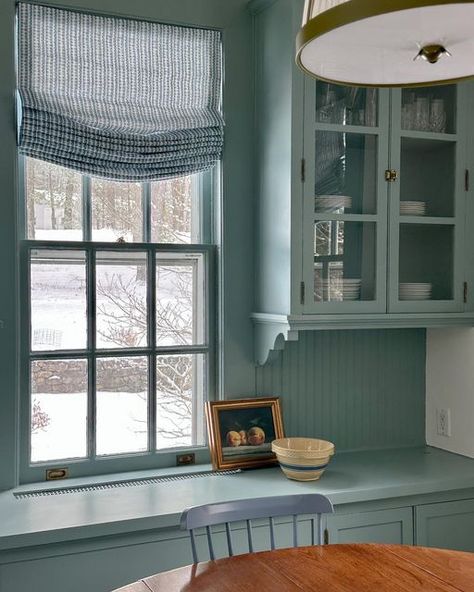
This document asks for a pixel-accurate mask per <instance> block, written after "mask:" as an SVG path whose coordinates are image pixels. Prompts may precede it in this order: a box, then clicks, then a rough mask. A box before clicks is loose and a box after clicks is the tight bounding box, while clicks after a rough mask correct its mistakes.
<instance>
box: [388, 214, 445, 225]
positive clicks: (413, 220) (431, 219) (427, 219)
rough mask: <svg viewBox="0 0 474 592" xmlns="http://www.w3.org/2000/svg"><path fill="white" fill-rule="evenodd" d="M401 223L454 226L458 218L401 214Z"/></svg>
mask: <svg viewBox="0 0 474 592" xmlns="http://www.w3.org/2000/svg"><path fill="white" fill-rule="evenodd" d="M399 223H400V224H426V225H430V224H434V225H437V226H438V225H443V226H454V225H455V224H456V219H455V218H451V217H442V216H399Z"/></svg>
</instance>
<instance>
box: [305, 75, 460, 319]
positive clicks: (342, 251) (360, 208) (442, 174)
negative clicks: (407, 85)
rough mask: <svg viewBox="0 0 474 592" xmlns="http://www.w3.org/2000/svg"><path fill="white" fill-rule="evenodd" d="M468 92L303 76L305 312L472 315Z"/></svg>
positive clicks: (447, 88) (443, 88)
mask: <svg viewBox="0 0 474 592" xmlns="http://www.w3.org/2000/svg"><path fill="white" fill-rule="evenodd" d="M465 91H466V86H456V85H451V86H438V87H430V88H414V89H403V90H399V89H391V90H388V89H373V88H352V87H344V86H336V85H332V84H328V83H325V82H319V81H318V82H314V81H311V80H310V79H309V78H308V79H306V80H305V91H304V97H305V110H304V111H305V112H304V122H305V123H304V154H303V158H304V173H305V174H304V178H303V179H302V181H303V185H304V188H303V211H304V215H303V232H302V235H303V241H302V249H303V252H302V259H303V263H302V267H303V279H302V282H303V285H302V289H301V293H302V295H303V296H304V297H302V298H301V305H302V312H303V313H332V314H334V313H359V312H360V313H364V312H366V313H371V312H372V313H381V312H382V313H404V312H405V313H417V312H424V313H425V312H429V313H435V312H438V313H439V312H456V311H457V312H462V311H463V310H464V299H465V295H466V289H465V283H464V282H465V277H464V266H463V260H464V258H463V249H464V238H465V237H464V232H465V220H466V216H465V207H464V206H465V200H466V189H467V181H468V178H467V175H468V172H467V170H468V169H467V164H466V142H467V134H466V127H467V126H466V123H467V122H466V121H464V122H463V119H462V116H461V115H460V114H462V113H465V112H466V111H467V101H468V97H467V96H466V92H465Z"/></svg>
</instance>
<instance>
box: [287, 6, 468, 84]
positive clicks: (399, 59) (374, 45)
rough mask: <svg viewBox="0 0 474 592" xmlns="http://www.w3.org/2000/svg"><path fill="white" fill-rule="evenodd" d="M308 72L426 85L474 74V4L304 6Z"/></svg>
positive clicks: (341, 79) (300, 41)
mask: <svg viewBox="0 0 474 592" xmlns="http://www.w3.org/2000/svg"><path fill="white" fill-rule="evenodd" d="M296 45H297V56H296V60H297V63H298V65H299V66H300V67H301V68H302V69H303V70H304V71H305V72H306V73H308V74H311V75H312V76H315V77H316V78H321V79H323V80H327V81H329V82H334V83H338V84H348V85H353V86H428V85H432V84H447V83H451V82H457V81H459V80H463V79H465V78H471V77H473V76H474V1H468V0H457V1H456V2H454V1H447V0H306V3H305V8H304V14H303V26H302V28H301V30H300V32H299V34H298V38H297V43H296Z"/></svg>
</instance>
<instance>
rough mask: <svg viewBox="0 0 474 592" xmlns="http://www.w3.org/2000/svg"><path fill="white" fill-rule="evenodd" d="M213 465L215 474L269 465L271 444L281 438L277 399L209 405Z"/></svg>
mask: <svg viewBox="0 0 474 592" xmlns="http://www.w3.org/2000/svg"><path fill="white" fill-rule="evenodd" d="M206 419H207V427H208V430H209V448H210V451H211V459H212V465H213V467H214V468H216V469H217V470H224V469H225V467H229V468H247V467H249V468H250V467H256V466H266V465H271V464H273V463H275V462H276V456H275V454H274V453H273V452H272V442H273V440H276V439H278V438H283V437H284V432H283V423H282V418H281V409H280V403H279V399H278V398H277V397H260V398H256V399H250V398H248V399H234V400H227V401H208V402H207V403H206Z"/></svg>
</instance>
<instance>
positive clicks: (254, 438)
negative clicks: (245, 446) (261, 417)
mask: <svg viewBox="0 0 474 592" xmlns="http://www.w3.org/2000/svg"><path fill="white" fill-rule="evenodd" d="M247 440H248V443H249V444H251V445H252V446H260V445H261V444H263V443H264V442H265V432H264V431H263V430H262V428H250V430H249V431H248V432H247Z"/></svg>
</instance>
